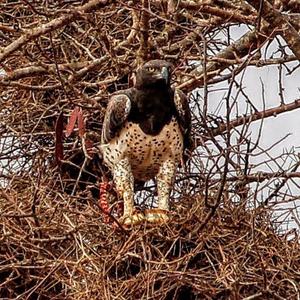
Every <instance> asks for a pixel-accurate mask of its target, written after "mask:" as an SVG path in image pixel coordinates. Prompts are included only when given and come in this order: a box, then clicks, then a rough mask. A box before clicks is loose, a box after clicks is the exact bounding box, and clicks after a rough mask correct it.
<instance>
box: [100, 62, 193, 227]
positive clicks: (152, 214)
mask: <svg viewBox="0 0 300 300" xmlns="http://www.w3.org/2000/svg"><path fill="white" fill-rule="evenodd" d="M171 68H172V65H171V64H170V63H168V62H167V61H164V60H151V61H149V62H147V63H145V64H144V65H143V66H141V67H140V68H138V69H137V71H136V75H135V83H134V86H133V87H132V88H130V89H127V90H122V91H118V92H116V93H114V94H112V96H111V97H110V99H109V102H108V106H107V110H106V114H105V117H104V121H103V128H102V136H101V149H102V152H103V159H104V162H105V164H106V165H107V166H108V167H109V169H110V170H111V171H112V174H113V179H114V183H115V186H116V190H117V192H118V193H119V195H120V196H121V197H122V198H123V200H124V215H123V217H122V218H121V219H120V222H121V223H122V224H124V225H126V226H129V225H133V224H137V223H140V222H142V221H143V220H147V221H148V222H152V223H162V222H167V221H168V220H169V217H168V211H169V196H170V192H171V189H172V184H173V179H174V175H175V172H176V168H177V167H178V165H179V163H180V161H181V160H182V157H183V154H184V151H185V149H188V148H190V146H191V142H190V141H191V139H190V133H191V114H190V110H189V105H188V101H187V98H186V97H185V95H184V94H183V93H182V92H181V91H180V90H178V89H173V88H172V87H171V85H170V79H171V71H172V70H171ZM155 176H156V181H157V193H158V207H157V208H155V209H151V210H147V211H146V212H144V213H137V212H136V211H135V209H134V181H135V180H137V181H147V180H149V179H152V178H154V177H155Z"/></svg>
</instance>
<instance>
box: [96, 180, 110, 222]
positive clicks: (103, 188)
mask: <svg viewBox="0 0 300 300" xmlns="http://www.w3.org/2000/svg"><path fill="white" fill-rule="evenodd" d="M108 189H109V183H108V181H103V182H101V183H100V198H99V206H100V208H101V209H102V211H103V213H104V214H105V215H104V223H105V224H108V223H109V221H110V218H109V213H110V209H109V205H108V201H107V191H108Z"/></svg>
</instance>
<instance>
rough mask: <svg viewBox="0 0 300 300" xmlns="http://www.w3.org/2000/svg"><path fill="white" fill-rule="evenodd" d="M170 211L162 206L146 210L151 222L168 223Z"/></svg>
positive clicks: (146, 216) (148, 220) (146, 215)
mask: <svg viewBox="0 0 300 300" xmlns="http://www.w3.org/2000/svg"><path fill="white" fill-rule="evenodd" d="M168 213H169V211H168V210H165V209H160V208H153V209H147V210H145V219H146V221H147V222H148V223H150V224H166V223H168V221H169V220H170V217H169V216H168Z"/></svg>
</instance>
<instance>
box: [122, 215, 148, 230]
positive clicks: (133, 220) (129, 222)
mask: <svg viewBox="0 0 300 300" xmlns="http://www.w3.org/2000/svg"><path fill="white" fill-rule="evenodd" d="M144 220H145V215H144V214H143V213H142V212H134V213H133V214H132V215H125V216H122V217H121V218H120V219H119V223H120V224H121V225H122V226H124V227H125V228H128V227H132V226H135V225H139V224H141V223H142V222H143V221H144Z"/></svg>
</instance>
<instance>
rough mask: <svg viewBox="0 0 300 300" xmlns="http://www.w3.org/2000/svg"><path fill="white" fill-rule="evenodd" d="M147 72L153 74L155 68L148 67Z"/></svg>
mask: <svg viewBox="0 0 300 300" xmlns="http://www.w3.org/2000/svg"><path fill="white" fill-rule="evenodd" d="M147 70H148V71H149V72H151V73H153V72H154V71H155V68H153V67H149V68H147Z"/></svg>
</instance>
